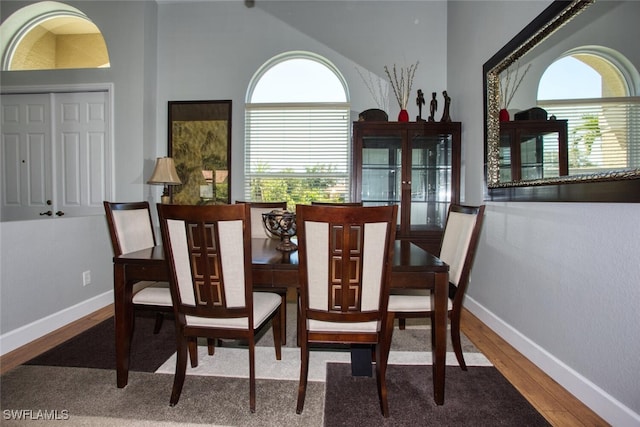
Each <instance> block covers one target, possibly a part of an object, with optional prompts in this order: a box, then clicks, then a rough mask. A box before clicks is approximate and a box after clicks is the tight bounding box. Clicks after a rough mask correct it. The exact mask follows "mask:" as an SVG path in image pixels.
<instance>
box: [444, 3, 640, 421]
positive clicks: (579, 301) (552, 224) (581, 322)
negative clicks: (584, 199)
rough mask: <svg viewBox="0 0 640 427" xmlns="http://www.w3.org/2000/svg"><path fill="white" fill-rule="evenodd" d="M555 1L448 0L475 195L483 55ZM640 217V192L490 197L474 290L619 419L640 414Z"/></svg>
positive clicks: (473, 300) (515, 337)
mask: <svg viewBox="0 0 640 427" xmlns="http://www.w3.org/2000/svg"><path fill="white" fill-rule="evenodd" d="M548 4H549V2H546V1H531V2H491V1H454V2H450V3H449V62H448V78H449V85H450V86H451V87H452V88H458V90H459V91H460V92H461V93H463V96H462V97H461V99H460V100H459V102H461V103H462V104H463V106H462V107H460V108H461V110H462V116H463V117H462V121H463V123H464V129H465V133H464V135H463V141H464V142H463V145H464V147H465V149H466V153H464V154H465V155H464V159H465V160H464V162H465V165H466V168H465V170H466V177H465V184H466V189H467V191H466V197H467V199H468V200H470V201H471V202H472V203H477V202H478V201H480V200H481V197H482V196H481V194H482V193H481V191H482V185H483V184H482V180H483V175H482V164H481V162H482V134H483V128H482V120H483V119H482V102H483V101H482V65H483V64H484V62H486V61H487V60H488V59H489V58H490V57H491V56H492V55H493V54H494V53H495V52H497V51H498V50H499V49H500V48H501V47H502V46H503V45H504V44H506V43H507V42H508V41H509V40H510V39H511V38H512V37H513V36H515V34H516V33H517V32H518V31H519V30H520V29H521V28H522V27H524V26H525V25H526V24H527V23H528V22H530V21H531V20H532V19H533V18H534V17H535V16H537V15H538V13H540V12H541V11H542V10H543V9H544V8H545V7H546V6H547V5H548ZM489 22H492V23H496V22H500V23H501V25H495V24H491V25H487V23H489ZM471 40H474V41H475V42H474V43H471V42H470V41H471ZM638 218H640V205H638V204H607V203H599V204H592V203H591V204H590V203H491V202H489V203H488V206H487V210H486V217H485V223H484V228H483V232H482V237H481V241H480V247H479V249H478V253H477V256H476V262H475V267H474V270H473V273H472V277H471V284H470V286H469V290H468V298H467V300H466V302H465V304H466V306H467V307H468V308H469V309H470V310H471V311H472V312H473V313H474V314H476V315H477V316H479V317H480V318H481V319H482V320H483V321H484V322H485V323H486V324H488V325H489V326H490V327H491V328H492V329H494V330H496V331H497V332H498V333H499V334H500V335H501V336H503V337H504V338H506V340H507V341H509V342H510V343H511V344H512V345H514V346H515V347H516V348H517V349H518V350H519V351H521V352H522V353H524V354H525V356H527V357H528V358H529V359H531V360H532V361H533V362H534V363H536V364H537V365H538V366H540V367H541V368H542V369H543V370H545V371H546V372H547V373H549V374H550V375H551V376H552V377H554V379H555V380H556V381H558V382H559V383H560V384H562V385H563V386H564V387H565V388H567V389H568V390H569V391H571V392H572V393H573V394H574V395H576V396H577V397H578V398H580V399H581V400H583V401H584V402H585V403H586V404H587V405H589V406H590V407H591V408H592V409H594V410H595V411H596V412H598V413H600V415H601V416H603V417H604V418H605V419H606V420H607V421H609V422H610V423H612V424H613V425H616V426H623V425H629V426H631V425H640V415H639V413H640V391H639V388H638V384H639V383H640V357H638V354H640V340H639V339H638V332H637V325H638V320H639V319H640V318H639V316H638V308H637V307H638V303H640V262H639V261H638V259H639V258H638V256H639V254H640V226H639V225H638Z"/></svg>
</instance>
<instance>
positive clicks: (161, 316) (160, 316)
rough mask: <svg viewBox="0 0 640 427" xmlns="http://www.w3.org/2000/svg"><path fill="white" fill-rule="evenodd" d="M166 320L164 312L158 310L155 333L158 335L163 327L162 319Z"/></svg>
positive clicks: (154, 327)
mask: <svg viewBox="0 0 640 427" xmlns="http://www.w3.org/2000/svg"><path fill="white" fill-rule="evenodd" d="M163 320H164V314H162V312H161V311H156V323H155V325H154V326H153V333H154V334H155V335H157V334H158V333H160V329H162V321H163Z"/></svg>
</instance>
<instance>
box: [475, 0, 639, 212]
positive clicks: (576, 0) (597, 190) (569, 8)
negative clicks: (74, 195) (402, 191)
mask: <svg viewBox="0 0 640 427" xmlns="http://www.w3.org/2000/svg"><path fill="white" fill-rule="evenodd" d="M595 1H596V0H571V1H561V0H556V1H554V2H553V3H552V4H551V5H550V6H549V7H547V9H545V10H544V11H543V12H542V13H541V14H540V15H538V16H537V17H536V18H535V19H534V20H533V21H532V22H531V23H530V24H529V25H527V26H526V27H525V28H524V29H523V30H522V31H521V32H520V33H518V34H517V35H516V36H515V37H514V38H513V39H512V40H511V41H510V42H509V43H507V45H505V46H504V47H503V48H502V49H501V50H500V51H498V53H496V54H495V55H494V56H493V57H492V58H491V59H489V61H487V62H486V63H485V64H484V66H483V75H484V117H485V173H486V176H485V179H486V188H487V194H486V199H488V200H496V201H500V200H504V201H508V200H513V201H585V202H587V201H588V202H640V169H631V170H628V169H625V170H621V171H616V170H612V171H607V172H603V173H595V174H588V175H569V176H562V177H557V178H545V179H539V180H527V181H508V182H500V181H499V152H500V122H499V118H498V116H499V109H500V108H499V97H500V90H499V86H500V80H499V75H500V73H501V72H502V71H504V70H506V69H507V68H509V66H511V65H512V64H514V63H515V62H516V61H518V60H519V59H520V58H521V57H522V56H524V55H525V54H526V53H527V52H529V51H530V50H532V49H533V48H534V47H536V46H537V45H539V44H540V43H542V42H543V41H544V40H545V39H546V38H547V37H549V36H550V35H551V34H553V33H554V32H555V31H556V30H558V29H559V28H561V27H562V26H564V25H566V24H567V23H568V22H569V21H571V19H573V18H574V17H575V16H577V15H578V14H579V13H581V12H582V11H583V10H584V9H586V8H587V7H589V6H591V5H592V4H593V3H594V2H595Z"/></svg>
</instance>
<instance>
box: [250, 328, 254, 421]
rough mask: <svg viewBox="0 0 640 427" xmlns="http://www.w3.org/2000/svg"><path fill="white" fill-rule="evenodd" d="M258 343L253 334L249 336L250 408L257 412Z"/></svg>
mask: <svg viewBox="0 0 640 427" xmlns="http://www.w3.org/2000/svg"><path fill="white" fill-rule="evenodd" d="M255 349H256V343H255V339H254V337H253V336H251V337H250V338H249V410H250V411H251V413H252V414H253V413H254V412H256V352H255Z"/></svg>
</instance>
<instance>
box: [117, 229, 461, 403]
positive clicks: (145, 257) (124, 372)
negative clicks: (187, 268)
mask: <svg viewBox="0 0 640 427" xmlns="http://www.w3.org/2000/svg"><path fill="white" fill-rule="evenodd" d="M278 243H279V241H278V240H275V239H270V238H253V239H251V250H252V279H253V287H254V289H257V290H265V289H269V288H279V289H282V288H283V287H287V288H289V287H290V288H297V287H298V252H297V251H290V252H282V251H279V250H277V249H276V246H277V245H278ZM141 280H150V281H168V280H169V270H168V265H167V261H166V259H165V257H164V251H163V247H162V245H157V246H154V247H151V248H147V249H142V250H139V251H135V252H130V253H126V254H122V255H119V256H115V257H114V258H113V286H114V308H115V329H116V333H115V347H116V382H117V387H118V388H122V387H125V386H126V385H127V382H128V377H129V353H130V346H131V336H132V333H133V304H132V289H133V284H134V283H135V282H138V281H141ZM391 288H392V289H402V288H405V289H406V288H419V289H430V290H431V306H432V307H433V311H434V316H433V325H432V327H433V329H434V335H433V337H434V339H433V345H432V350H431V351H432V367H433V394H434V401H435V403H436V404H437V405H442V404H444V386H445V368H446V364H445V359H446V343H447V300H448V294H449V266H448V265H447V264H446V263H445V262H444V261H442V260H441V259H440V258H438V257H437V256H435V255H433V254H431V253H429V252H427V251H426V250H424V249H422V248H421V247H420V246H418V245H416V244H415V243H412V242H410V241H407V240H396V241H395V246H394V254H393V266H392V268H391ZM369 353H370V352H369ZM352 357H353V356H352Z"/></svg>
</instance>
